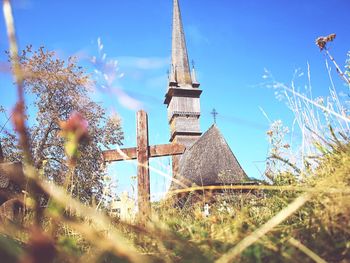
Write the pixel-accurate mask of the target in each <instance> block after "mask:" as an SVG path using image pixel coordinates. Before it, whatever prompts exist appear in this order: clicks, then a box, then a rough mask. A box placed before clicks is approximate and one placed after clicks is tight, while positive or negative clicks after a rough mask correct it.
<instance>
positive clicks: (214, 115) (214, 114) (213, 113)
mask: <svg viewBox="0 0 350 263" xmlns="http://www.w3.org/2000/svg"><path fill="white" fill-rule="evenodd" d="M210 114H211V115H213V118H214V123H215V124H216V116H217V115H218V114H219V113H218V112H217V111H216V109H215V108H214V109H213V111H212V112H211V113H210Z"/></svg>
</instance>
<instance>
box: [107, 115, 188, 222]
mask: <svg viewBox="0 0 350 263" xmlns="http://www.w3.org/2000/svg"><path fill="white" fill-rule="evenodd" d="M136 124H137V125H136V133H137V147H133V148H124V149H120V150H109V151H104V152H103V159H104V162H116V161H124V160H133V159H137V188H138V207H139V220H140V221H141V222H145V221H146V220H148V219H149V218H150V216H151V200H150V196H151V193H150V177H149V158H150V157H160V156H172V155H180V154H183V153H184V151H185V149H186V148H185V146H183V145H180V144H176V143H172V144H161V145H153V146H149V143H148V117H147V113H146V112H145V111H142V110H141V111H138V112H137V115H136Z"/></svg>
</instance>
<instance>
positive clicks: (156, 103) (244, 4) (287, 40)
mask: <svg viewBox="0 0 350 263" xmlns="http://www.w3.org/2000/svg"><path fill="white" fill-rule="evenodd" d="M180 5H181V10H182V18H183V23H184V28H185V33H186V40H187V47H188V52H189V57H190V60H194V61H195V65H196V68H197V71H198V80H199V81H200V83H201V88H202V89H203V94H202V97H201V107H202V117H201V127H202V131H206V130H207V129H208V128H209V127H210V125H211V124H212V123H213V118H212V116H211V115H210V112H211V110H212V109H213V108H216V110H217V111H218V112H219V116H218V121H217V122H218V126H219V128H220V130H221V131H222V133H223V135H224V136H225V138H226V140H227V142H228V143H229V145H230V146H231V148H232V150H233V151H234V153H235V155H236V157H237V158H238V160H239V161H240V163H241V165H242V166H243V168H244V170H245V171H246V172H247V173H248V175H249V176H251V177H257V178H259V177H260V176H261V173H262V172H263V171H264V161H265V159H266V155H267V151H268V143H267V140H266V130H267V129H268V127H269V122H268V120H267V119H266V118H265V117H264V115H263V114H262V113H261V110H260V108H262V109H264V111H265V112H266V113H267V114H268V116H269V117H270V119H271V120H277V119H281V120H282V121H284V122H285V123H286V124H287V125H291V123H292V121H293V116H292V114H291V113H290V111H289V110H288V108H287V107H286V105H285V103H284V102H283V101H282V102H281V101H279V100H277V99H276V98H275V91H274V90H271V89H268V88H267V87H266V85H264V82H265V81H266V80H264V79H263V78H262V76H263V74H264V69H268V70H269V71H270V72H271V73H272V74H273V76H274V77H275V79H276V80H278V81H281V82H284V83H289V82H290V81H291V80H292V78H293V75H294V72H295V70H296V69H300V70H301V71H303V72H305V73H306V72H307V63H309V65H310V69H311V80H312V86H313V93H314V96H315V97H316V96H321V95H325V94H327V90H328V87H329V85H330V83H329V79H328V76H327V72H326V68H325V57H324V56H323V55H322V53H320V51H319V50H318V48H317V47H316V46H315V44H314V42H315V39H316V38H317V37H318V36H321V35H327V34H330V33H336V34H337V38H336V40H335V42H334V43H332V45H331V52H332V54H333V55H334V57H335V59H336V60H337V61H338V63H339V64H340V65H341V66H343V65H344V63H345V59H346V53H347V51H348V50H350V48H349V43H350V27H349V18H348V13H349V10H350V1H349V0H294V1H290V0H217V1H209V0H191V1H190V0H181V1H180ZM14 14H15V20H16V26H17V34H18V38H19V43H20V46H21V47H22V48H23V47H24V46H25V45H27V44H33V46H34V47H39V46H42V45H43V46H45V47H46V48H48V49H50V50H55V51H56V52H57V53H58V56H60V57H61V58H66V57H68V56H69V55H78V56H79V58H80V59H81V61H80V63H81V64H82V65H86V66H87V67H88V71H90V72H93V68H92V67H91V65H90V64H89V63H88V60H87V58H88V57H92V56H97V55H98V44H97V39H98V38H100V39H101V42H102V43H103V46H104V48H103V52H105V53H106V54H107V57H108V58H109V59H114V60H118V68H119V71H118V73H120V74H122V73H123V75H124V76H123V77H122V78H120V79H118V80H116V81H115V82H114V86H115V87H117V88H118V89H119V90H122V91H123V92H125V93H126V94H128V95H129V96H130V97H132V98H133V99H134V100H135V101H136V102H137V103H140V105H142V108H144V109H145V110H146V111H147V112H148V115H149V131H150V143H151V144H159V143H167V142H168V140H169V127H168V124H167V115H166V107H165V105H163V98H164V95H165V92H166V88H167V74H166V71H167V69H168V68H169V64H170V54H171V21H172V18H171V17H172V1H171V0H128V1H122V0H115V1H78V0H77V1H66V0H61V1H44V0H41V1H39V0H38V1H34V0H17V1H14ZM7 48H8V44H7V40H6V34H5V27H4V21H3V19H0V50H1V54H0V61H1V62H4V61H5V60H6V57H5V55H4V53H3V50H6V49H7ZM306 75H307V74H305V75H304V76H302V77H300V78H298V80H297V81H296V83H297V85H298V86H299V87H300V89H303V87H304V85H306V84H307V78H306ZM335 78H336V77H335ZM11 82H12V81H11V77H10V76H9V75H8V73H6V72H0V104H1V105H4V106H5V107H6V108H7V109H10V108H11V107H12V106H13V104H14V102H15V90H14V88H13V86H12V84H11ZM336 84H337V85H339V86H341V85H342V84H341V82H337V83H336ZM92 96H94V98H95V99H96V100H98V101H99V102H101V103H102V104H103V105H104V106H105V107H106V108H107V110H108V112H110V113H112V112H117V113H118V114H119V115H120V116H121V118H122V120H123V128H124V131H125V135H126V140H125V142H124V145H125V146H126V147H131V146H134V145H135V137H136V134H135V111H134V110H133V109H130V107H129V108H128V107H125V106H124V105H123V104H121V103H120V101H118V99H117V98H116V97H113V96H110V94H104V93H101V92H95V93H94V94H93V95H92ZM3 122H4V117H3V116H1V117H0V123H1V124H2V123H3ZM168 165H169V161H168V159H167V158H162V159H157V160H153V161H152V166H154V167H156V168H159V169H161V170H162V171H163V172H165V173H167V168H166V166H168ZM110 173H111V175H113V178H118V181H119V190H124V189H128V190H129V191H130V189H131V187H130V184H131V180H130V176H132V175H135V174H136V168H135V167H134V166H133V165H132V164H130V163H127V164H120V163H118V164H115V165H113V166H112V167H111V168H110ZM151 180H152V193H153V194H156V193H158V192H162V191H164V190H165V188H164V185H165V184H166V179H164V178H163V176H161V175H159V174H156V173H152V177H151Z"/></svg>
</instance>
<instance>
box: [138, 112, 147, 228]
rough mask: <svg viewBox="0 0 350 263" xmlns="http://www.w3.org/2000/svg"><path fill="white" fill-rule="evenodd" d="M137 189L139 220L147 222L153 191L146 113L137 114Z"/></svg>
mask: <svg viewBox="0 0 350 263" xmlns="http://www.w3.org/2000/svg"><path fill="white" fill-rule="evenodd" d="M136 132H137V153H136V155H137V187H138V207H139V220H140V222H141V223H145V222H147V220H148V219H149V218H150V217H151V189H150V178H149V150H148V118H147V113H146V112H145V111H142V110H141V111H138V112H137V125H136Z"/></svg>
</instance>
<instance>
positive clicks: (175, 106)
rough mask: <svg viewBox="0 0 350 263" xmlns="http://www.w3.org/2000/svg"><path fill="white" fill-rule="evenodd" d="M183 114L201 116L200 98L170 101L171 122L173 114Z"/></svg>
mask: <svg viewBox="0 0 350 263" xmlns="http://www.w3.org/2000/svg"><path fill="white" fill-rule="evenodd" d="M176 113H178V114H182V113H192V114H196V115H199V114H200V102H199V98H191V97H173V98H172V99H171V101H170V104H169V107H168V118H169V120H170V119H171V117H172V116H173V114H176Z"/></svg>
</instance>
